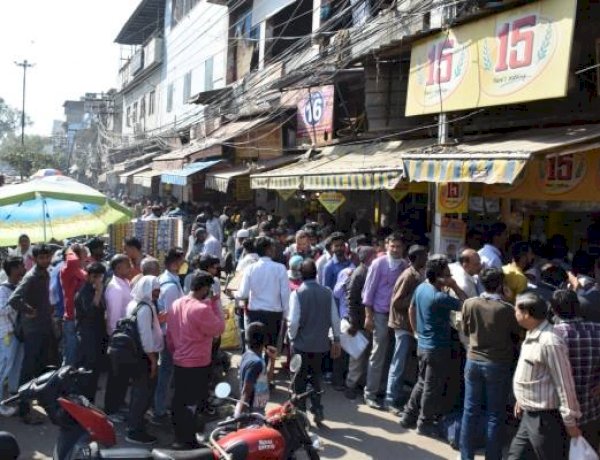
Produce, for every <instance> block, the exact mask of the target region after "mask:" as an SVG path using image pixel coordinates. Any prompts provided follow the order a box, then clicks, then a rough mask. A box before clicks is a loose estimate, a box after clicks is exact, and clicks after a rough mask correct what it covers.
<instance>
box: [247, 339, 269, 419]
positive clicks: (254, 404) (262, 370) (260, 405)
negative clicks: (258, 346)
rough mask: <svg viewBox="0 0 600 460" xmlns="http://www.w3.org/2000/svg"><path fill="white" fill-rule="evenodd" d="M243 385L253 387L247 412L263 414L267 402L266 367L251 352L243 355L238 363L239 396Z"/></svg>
mask: <svg viewBox="0 0 600 460" xmlns="http://www.w3.org/2000/svg"><path fill="white" fill-rule="evenodd" d="M245 383H250V384H253V385H254V391H253V394H252V398H251V400H250V406H251V407H250V408H249V412H260V413H264V411H265V407H266V406H267V403H268V402H269V382H268V380H267V366H265V361H264V360H263V358H262V357H261V356H259V355H257V354H256V353H255V352H253V351H252V350H248V351H247V352H246V353H244V355H243V356H242V361H241V363H240V394H241V393H242V392H243V391H244V384H245Z"/></svg>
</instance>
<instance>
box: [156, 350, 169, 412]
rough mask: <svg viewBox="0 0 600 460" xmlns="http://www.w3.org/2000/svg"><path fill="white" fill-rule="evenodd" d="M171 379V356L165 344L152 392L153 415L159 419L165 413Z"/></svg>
mask: <svg viewBox="0 0 600 460" xmlns="http://www.w3.org/2000/svg"><path fill="white" fill-rule="evenodd" d="M172 377H173V356H172V355H171V353H170V352H169V350H167V347H166V344H165V347H164V348H163V351H161V352H160V363H159V366H158V381H157V383H156V391H155V392H154V415H155V416H156V417H161V416H163V415H165V414H166V413H167V400H168V397H169V388H170V387H171V379H172Z"/></svg>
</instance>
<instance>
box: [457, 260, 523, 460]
mask: <svg viewBox="0 0 600 460" xmlns="http://www.w3.org/2000/svg"><path fill="white" fill-rule="evenodd" d="M481 284H482V285H483V287H484V289H485V292H484V293H483V294H481V296H480V297H474V298H471V299H468V300H466V301H465V303H464V304H463V308H462V328H463V332H464V334H465V336H466V337H467V338H468V340H469V351H468V355H467V364H466V367H465V401H464V411H463V418H462V424H461V437H460V451H461V458H462V459H463V460H473V458H474V456H475V437H474V433H477V432H478V429H477V426H478V424H479V423H481V421H480V420H481V418H480V416H481V408H482V407H485V408H486V410H485V413H486V416H487V417H486V419H487V430H485V432H486V433H487V438H486V448H485V458H486V459H487V460H501V458H502V444H503V428H504V419H505V415H506V402H507V399H508V394H509V391H510V379H511V376H512V364H513V361H514V350H515V348H516V344H517V343H518V340H519V335H520V327H519V325H518V324H517V320H516V319H515V314H514V308H513V307H512V305H511V304H509V303H507V302H505V301H504V299H503V297H502V294H503V287H504V274H503V273H502V270H500V269H498V268H488V269H485V270H484V271H483V273H482V274H481Z"/></svg>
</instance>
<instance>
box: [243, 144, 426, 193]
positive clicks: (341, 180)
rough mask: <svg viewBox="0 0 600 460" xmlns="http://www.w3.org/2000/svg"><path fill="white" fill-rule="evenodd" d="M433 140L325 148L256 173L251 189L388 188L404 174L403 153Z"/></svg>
mask: <svg viewBox="0 0 600 460" xmlns="http://www.w3.org/2000/svg"><path fill="white" fill-rule="evenodd" d="M431 145H432V141H431V140H412V141H390V142H377V143H375V142H372V143H362V144H352V145H336V146H331V147H325V148H323V149H322V151H321V153H320V154H319V155H317V156H316V157H314V158H308V159H303V160H300V161H298V162H297V163H294V164H292V165H290V166H286V167H283V168H278V169H275V170H273V171H270V172H268V173H262V174H253V175H252V176H251V187H252V188H266V189H271V190H296V189H299V188H302V189H304V190H387V189H394V188H396V186H397V185H398V184H399V183H400V181H402V179H403V178H404V177H405V174H404V163H403V161H402V152H403V151H407V150H411V149H419V148H424V147H426V146H431Z"/></svg>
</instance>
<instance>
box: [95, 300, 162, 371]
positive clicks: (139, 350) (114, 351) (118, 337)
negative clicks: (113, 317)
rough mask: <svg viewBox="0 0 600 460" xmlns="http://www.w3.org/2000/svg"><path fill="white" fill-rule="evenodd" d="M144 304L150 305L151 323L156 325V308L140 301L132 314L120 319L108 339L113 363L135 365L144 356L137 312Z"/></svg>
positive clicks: (109, 352)
mask: <svg viewBox="0 0 600 460" xmlns="http://www.w3.org/2000/svg"><path fill="white" fill-rule="evenodd" d="M144 306H146V307H149V308H150V311H151V312H152V323H151V324H152V327H154V310H152V307H151V306H150V305H148V304H147V303H145V302H140V303H139V304H138V305H137V306H136V307H135V310H133V313H132V314H131V316H127V317H125V318H122V319H120V320H119V321H118V322H117V326H116V327H115V330H114V331H113V333H112V334H111V336H110V338H109V339H108V349H107V354H108V356H109V358H110V359H111V361H112V364H113V365H119V366H121V365H122V366H134V365H137V364H139V363H140V361H141V359H142V358H143V356H144V354H145V353H144V348H143V347H142V341H141V339H140V332H139V330H138V325H137V314H138V312H139V311H140V308H142V307H144Z"/></svg>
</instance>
